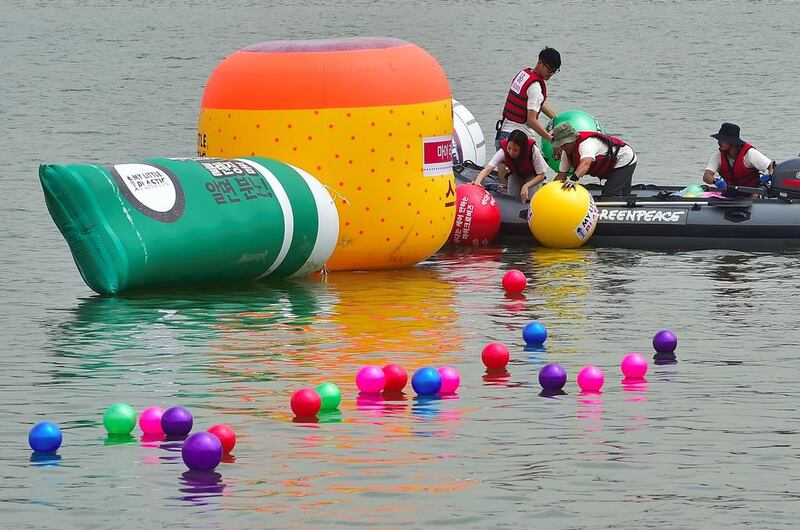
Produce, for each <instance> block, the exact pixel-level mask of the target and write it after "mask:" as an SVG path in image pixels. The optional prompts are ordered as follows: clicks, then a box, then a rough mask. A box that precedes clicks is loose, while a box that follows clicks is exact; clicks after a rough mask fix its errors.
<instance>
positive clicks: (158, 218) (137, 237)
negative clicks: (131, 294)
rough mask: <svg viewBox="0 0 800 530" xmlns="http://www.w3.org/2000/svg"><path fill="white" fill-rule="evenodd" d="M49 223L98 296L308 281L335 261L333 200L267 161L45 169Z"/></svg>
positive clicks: (289, 169) (300, 175)
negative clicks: (169, 288)
mask: <svg viewBox="0 0 800 530" xmlns="http://www.w3.org/2000/svg"><path fill="white" fill-rule="evenodd" d="M39 179H40V180H41V183H42V188H43V189H44V196H45V202H46V203H47V208H48V210H49V211H50V215H51V216H52V217H53V220H54V221H55V223H56V226H57V227H58V229H59V230H60V231H61V234H62V235H63V236H64V238H65V239H66V240H67V243H68V245H69V247H70V250H71V251H72V255H73V258H74V259H75V263H76V264H77V266H78V269H79V271H80V273H81V276H82V277H83V279H84V281H85V282H86V284H87V285H88V286H89V287H90V288H91V289H93V290H94V291H96V292H98V293H100V294H118V293H122V292H126V291H131V290H142V289H150V288H157V287H165V286H178V285H202V284H214V283H222V282H232V281H246V280H257V279H261V278H264V277H267V276H269V277H292V276H305V275H307V274H310V273H311V272H313V271H315V270H319V269H320V268H322V267H323V266H324V264H325V262H326V261H327V259H328V258H329V257H330V255H331V254H332V253H333V250H334V248H335V246H336V240H337V238H338V234H339V217H338V214H337V211H336V207H335V205H334V202H333V199H332V198H331V195H330V194H329V193H328V191H327V190H326V189H325V187H324V186H323V185H322V184H320V182H319V181H318V180H316V179H315V178H314V177H312V176H311V175H309V174H308V173H306V172H305V171H303V170H301V169H299V168H296V167H294V166H291V165H289V164H284V163H283V162H278V161H276V160H270V159H266V158H257V157H250V158H239V159H211V158H209V159H202V158H201V159H193V158H191V159H169V158H153V159H148V160H144V161H142V162H135V163H128V164H109V165H86V164H78V165H68V166H62V165H42V166H40V168H39Z"/></svg>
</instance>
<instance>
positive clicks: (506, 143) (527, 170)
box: [473, 131, 547, 202]
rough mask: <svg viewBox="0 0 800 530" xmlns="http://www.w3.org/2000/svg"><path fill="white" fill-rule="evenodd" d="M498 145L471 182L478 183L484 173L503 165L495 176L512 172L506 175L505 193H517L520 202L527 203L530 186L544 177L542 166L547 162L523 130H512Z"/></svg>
mask: <svg viewBox="0 0 800 530" xmlns="http://www.w3.org/2000/svg"><path fill="white" fill-rule="evenodd" d="M500 147H501V148H500V149H499V150H498V151H497V152H496V153H495V154H494V156H493V157H492V159H491V160H490V161H489V163H488V164H486V167H484V168H483V170H481V172H480V173H478V176H477V177H475V182H473V184H477V185H478V186H480V185H481V182H482V181H483V179H484V178H486V175H488V174H489V173H491V171H492V170H493V169H494V168H496V167H498V166H499V165H500V164H503V166H504V167H501V168H500V169H499V170H498V176H499V177H500V178H501V179H502V178H503V177H504V176H505V172H506V171H509V172H510V173H511V175H510V176H509V178H508V194H509V195H512V196H516V195H519V198H520V200H521V201H522V202H528V200H529V199H530V197H531V196H532V195H533V193H532V192H531V188H533V187H534V186H536V185H538V184H539V183H540V182H542V181H543V180H544V168H545V167H546V165H547V164H546V163H545V161H544V157H543V156H542V152H541V151H539V146H537V145H536V140H533V139H531V138H528V135H527V134H525V133H524V132H522V131H511V134H509V135H508V138H505V139H503V140H501V141H500Z"/></svg>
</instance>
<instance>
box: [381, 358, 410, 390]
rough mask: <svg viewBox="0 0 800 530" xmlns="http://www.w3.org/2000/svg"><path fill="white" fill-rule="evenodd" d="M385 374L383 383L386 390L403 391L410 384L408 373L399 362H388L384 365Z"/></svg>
mask: <svg viewBox="0 0 800 530" xmlns="http://www.w3.org/2000/svg"><path fill="white" fill-rule="evenodd" d="M383 375H384V377H385V378H386V380H385V383H384V385H383V391H384V392H402V391H403V389H404V388H405V387H406V384H408V373H407V372H406V369H405V368H403V367H402V366H400V365H399V364H387V365H386V366H384V367H383Z"/></svg>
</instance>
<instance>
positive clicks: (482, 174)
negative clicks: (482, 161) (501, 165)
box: [472, 164, 494, 186]
mask: <svg viewBox="0 0 800 530" xmlns="http://www.w3.org/2000/svg"><path fill="white" fill-rule="evenodd" d="M493 169H494V166H493V165H492V164H486V166H485V167H484V168H483V169H481V172H480V173H478V176H477V177H475V180H474V181H472V183H473V184H475V185H476V186H481V181H483V179H485V178H486V175H488V174H489V173H491V172H492V170H493Z"/></svg>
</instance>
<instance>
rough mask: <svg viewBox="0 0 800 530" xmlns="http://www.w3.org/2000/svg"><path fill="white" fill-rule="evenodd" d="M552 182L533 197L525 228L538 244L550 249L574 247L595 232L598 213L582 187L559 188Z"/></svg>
mask: <svg viewBox="0 0 800 530" xmlns="http://www.w3.org/2000/svg"><path fill="white" fill-rule="evenodd" d="M561 186H562V183H561V182H551V183H549V184H546V185H545V186H542V188H541V189H540V190H539V191H537V192H536V193H535V194H534V195H533V199H532V200H531V209H530V216H529V217H528V226H529V227H530V229H531V233H532V234H533V237H535V238H536V240H537V241H539V243H541V244H542V245H544V246H546V247H550V248H576V247H579V246H581V245H583V244H584V243H585V242H586V241H588V240H589V238H590V237H591V236H592V234H593V233H594V229H595V226H596V225H597V218H598V216H599V212H598V210H597V206H595V204H594V199H593V198H592V195H591V194H590V193H589V192H588V191H586V188H584V187H583V186H581V185H577V186H575V188H574V189H571V190H564V189H561Z"/></svg>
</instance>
